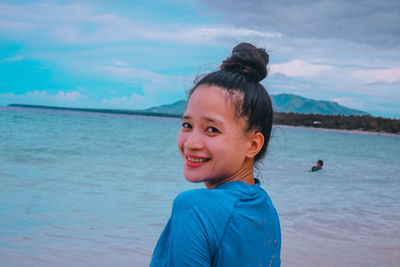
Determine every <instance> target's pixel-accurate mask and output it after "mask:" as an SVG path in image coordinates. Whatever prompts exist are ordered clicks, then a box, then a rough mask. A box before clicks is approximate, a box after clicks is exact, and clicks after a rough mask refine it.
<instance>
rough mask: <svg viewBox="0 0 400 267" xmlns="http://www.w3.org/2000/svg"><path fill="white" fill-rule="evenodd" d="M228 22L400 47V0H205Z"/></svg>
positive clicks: (289, 33)
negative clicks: (244, 0)
mask: <svg viewBox="0 0 400 267" xmlns="http://www.w3.org/2000/svg"><path fill="white" fill-rule="evenodd" d="M201 2H202V3H203V4H204V6H205V7H208V8H209V9H212V10H218V11H219V12H220V13H222V14H223V16H224V17H225V20H226V21H229V22H230V23H232V24H234V25H243V24H245V25H247V27H249V28H251V29H255V30H261V29H262V30H264V31H270V30H274V31H277V32H280V33H282V34H285V35H288V36H291V37H294V38H312V39H340V40H346V41H350V42H357V43H362V44H369V45H373V46H380V47H399V44H400V35H399V21H400V2H399V1H397V0H382V1H374V0H369V1H368V0H367V1H348V0H320V1H315V0H302V1H291V0H282V1H265V0H254V1H246V2H243V1H225V0H202V1H201Z"/></svg>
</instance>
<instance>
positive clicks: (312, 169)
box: [309, 160, 324, 172]
mask: <svg viewBox="0 0 400 267" xmlns="http://www.w3.org/2000/svg"><path fill="white" fill-rule="evenodd" d="M323 165H324V162H323V161H322V160H318V162H317V164H316V165H314V166H312V167H311V169H310V170H309V171H310V172H315V171H319V170H322V166H323Z"/></svg>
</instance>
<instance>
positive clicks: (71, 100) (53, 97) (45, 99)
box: [0, 90, 86, 106]
mask: <svg viewBox="0 0 400 267" xmlns="http://www.w3.org/2000/svg"><path fill="white" fill-rule="evenodd" d="M80 99H86V96H84V95H82V94H80V93H79V92H77V91H71V92H64V91H59V92H58V93H56V94H52V93H48V92H47V91H39V90H34V91H30V92H26V93H24V94H14V93H12V92H9V93H4V94H0V104H3V105H8V104H12V103H17V104H33V105H57V104H58V105H66V104H68V105H73V106H77V105H79V104H80V103H79V102H78V100H80Z"/></svg>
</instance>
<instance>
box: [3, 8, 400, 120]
mask: <svg viewBox="0 0 400 267" xmlns="http://www.w3.org/2000/svg"><path fill="white" fill-rule="evenodd" d="M239 42H250V43H253V44H255V45H256V46H259V47H264V48H266V49H267V51H269V54H270V59H271V62H270V63H271V64H270V66H269V68H270V73H269V75H268V77H267V78H266V79H265V80H264V81H263V84H264V85H265V87H266V88H267V89H268V91H269V92H270V93H271V94H278V93H290V94H298V95H301V96H304V97H308V98H313V99H321V100H332V101H336V102H338V103H340V104H342V105H345V106H348V107H351V108H356V109H360V110H363V111H367V112H370V113H371V114H372V115H375V116H385V117H396V118H398V117H400V1H398V0H363V1H361V0H353V1H349V0H347V1H346V0H326V1H325V0H320V1H318V0H298V1H289V0H280V1H269V0H264V1H262V0H249V1H228V0H225V1H220V0H193V1H185V0H169V1H168V0H165V1H146V0H137V1H128V0H118V1H106V0H98V1H48V0H44V1H16V0H10V1H4V0H0V105H1V106H4V105H7V104H10V103H25V104H41V105H56V106H71V107H98V108H118V109H142V108H147V107H151V106H155V105H160V104H168V103H172V102H175V101H177V100H180V99H183V98H185V90H187V89H189V88H190V86H191V85H192V81H193V78H194V77H195V76H196V74H202V73H205V72H208V71H212V70H215V69H216V68H217V66H218V64H219V63H220V62H221V61H222V60H223V59H224V58H225V57H226V56H228V55H229V54H230V51H231V49H232V47H233V46H234V45H235V44H237V43H239Z"/></svg>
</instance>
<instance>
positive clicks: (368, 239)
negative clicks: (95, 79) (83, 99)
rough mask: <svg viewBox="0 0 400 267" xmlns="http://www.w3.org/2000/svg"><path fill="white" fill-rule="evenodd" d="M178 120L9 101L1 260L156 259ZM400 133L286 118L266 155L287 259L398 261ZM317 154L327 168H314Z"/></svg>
mask: <svg viewBox="0 0 400 267" xmlns="http://www.w3.org/2000/svg"><path fill="white" fill-rule="evenodd" d="M179 127H180V121H179V120H178V119H170V118H155V117H140V116H129V115H112V114H97V113H81V112H68V111H52V110H40V109H24V108H10V107H7V108H4V107H3V108H0V182H1V186H0V266H147V264H148V262H149V260H150V257H151V253H152V250H153V248H154V245H155V243H156V241H157V239H158V236H159V234H160V233H161V231H162V228H163V226H164V224H165V223H166V220H167V219H168V217H169V213H170V210H171V204H172V201H173V199H174V197H175V196H176V195H177V194H179V193H180V192H182V191H184V190H188V189H192V188H200V187H203V185H201V184H190V183H188V182H186V181H185V180H184V178H183V176H182V171H181V160H180V156H179V153H178V150H177V149H176V136H177V132H178V130H179ZM399 155H400V137H396V136H384V135H369V134H358V133H348V132H335V131H323V130H314V129H305V128H289V127H277V128H275V129H274V131H273V137H272V141H271V145H270V149H269V155H268V156H267V157H266V159H265V160H264V161H263V162H261V164H260V165H259V166H258V170H259V174H258V176H259V177H261V180H262V185H263V187H264V188H265V189H266V190H267V191H268V193H269V194H270V196H271V198H272V200H273V202H274V204H275V206H276V208H277V210H278V213H279V215H280V219H281V224H282V235H283V236H282V237H283V248H282V262H283V266H399V263H400V255H399V251H400V212H399V211H400V197H399V192H400V175H399V172H400V167H399V166H400V157H399ZM318 159H323V160H324V163H325V165H324V169H323V170H322V171H320V172H316V173H309V172H307V170H308V169H309V167H310V166H311V165H313V164H314V163H315V162H316V161H317V160H318Z"/></svg>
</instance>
